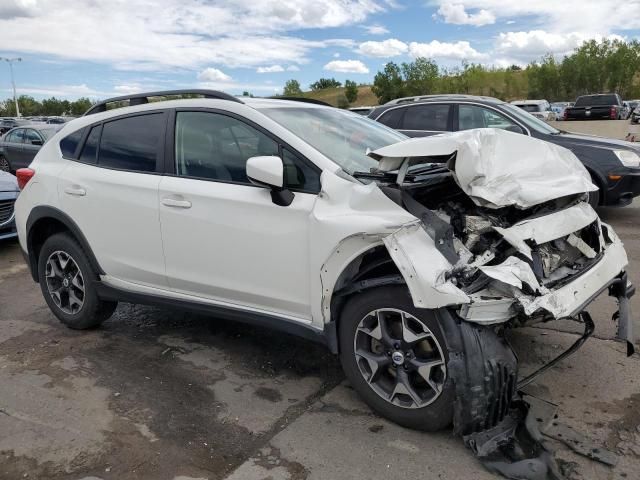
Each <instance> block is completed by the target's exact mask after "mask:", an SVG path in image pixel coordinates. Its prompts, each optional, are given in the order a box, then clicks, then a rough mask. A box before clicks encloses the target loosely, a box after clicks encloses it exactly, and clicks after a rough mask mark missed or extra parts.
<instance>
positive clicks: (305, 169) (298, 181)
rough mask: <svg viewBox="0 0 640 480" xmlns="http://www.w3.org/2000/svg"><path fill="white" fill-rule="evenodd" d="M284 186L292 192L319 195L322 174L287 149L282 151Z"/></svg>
mask: <svg viewBox="0 0 640 480" xmlns="http://www.w3.org/2000/svg"><path fill="white" fill-rule="evenodd" d="M282 163H283V164H284V184H285V185H286V186H287V187H288V188H291V189H292V190H303V191H305V192H313V193H318V192H319V191H320V172H319V171H318V169H317V168H315V166H313V165H311V164H310V163H308V162H307V161H305V160H303V159H301V158H299V157H298V156H296V155H295V154H293V153H292V152H290V151H289V150H287V149H283V150H282Z"/></svg>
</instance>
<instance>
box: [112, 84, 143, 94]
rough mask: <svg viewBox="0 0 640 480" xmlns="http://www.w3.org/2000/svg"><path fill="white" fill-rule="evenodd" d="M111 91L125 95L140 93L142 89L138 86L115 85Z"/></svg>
mask: <svg viewBox="0 0 640 480" xmlns="http://www.w3.org/2000/svg"><path fill="white" fill-rule="evenodd" d="M113 90H114V91H116V92H117V93H121V94H123V95H126V94H128V93H139V92H142V90H143V88H142V86H141V85H139V84H137V83H136V84H131V85H116V86H114V87H113Z"/></svg>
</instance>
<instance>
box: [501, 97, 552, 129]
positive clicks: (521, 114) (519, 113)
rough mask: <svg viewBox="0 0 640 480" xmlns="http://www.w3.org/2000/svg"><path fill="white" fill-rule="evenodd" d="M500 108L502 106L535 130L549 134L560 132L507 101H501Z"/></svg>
mask: <svg viewBox="0 0 640 480" xmlns="http://www.w3.org/2000/svg"><path fill="white" fill-rule="evenodd" d="M502 108H504V109H505V110H507V111H508V113H510V114H511V115H513V116H514V117H516V119H518V120H520V121H521V122H522V123H524V124H525V125H526V126H527V127H528V128H531V129H533V130H535V131H536V132H540V133H547V134H550V135H556V134H558V133H560V130H558V129H557V128H553V127H552V126H551V125H549V124H548V123H546V122H545V121H543V120H540V119H539V118H536V117H534V116H533V115H531V114H530V113H528V112H525V111H524V110H522V109H521V108H519V107H516V106H515V105H511V104H509V103H503V104H502Z"/></svg>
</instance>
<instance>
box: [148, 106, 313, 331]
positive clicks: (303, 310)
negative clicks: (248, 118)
mask: <svg viewBox="0 0 640 480" xmlns="http://www.w3.org/2000/svg"><path fill="white" fill-rule="evenodd" d="M174 153H175V155H174V161H173V163H174V166H173V170H174V175H173V176H166V177H163V179H162V181H161V183H160V191H159V198H160V224H161V228H162V239H163V246H164V253H165V261H166V269H167V278H168V281H169V285H170V287H171V288H172V289H173V290H175V291H177V292H180V293H186V294H189V295H195V296H201V297H205V298H207V299H211V300H214V301H217V302H219V303H221V304H227V305H230V306H234V305H235V306H241V307H247V308H251V309H255V310H258V311H263V312H267V313H275V314H279V315H285V316H289V317H291V318H295V319H299V320H309V319H310V318H311V313H310V308H309V288H310V287H309V238H308V236H309V230H308V226H309V215H310V212H311V210H312V208H313V204H314V202H315V199H316V195H317V193H318V191H319V188H320V185H319V184H320V182H319V171H318V170H317V169H316V168H315V166H313V165H311V164H310V163H308V162H307V161H306V160H305V159H302V158H301V157H300V156H299V155H298V154H296V153H295V152H293V150H291V149H289V148H288V147H286V146H284V145H282V144H281V143H280V142H279V141H278V140H277V139H274V138H272V137H271V136H269V135H267V134H266V133H264V132H262V131H261V130H260V129H258V128H257V127H255V126H252V125H250V124H249V123H247V122H245V121H244V120H241V119H238V118H236V117H233V116H229V115H225V114H223V113H213V112H204V111H199V112H191V111H179V112H177V113H176V119H175V145H174ZM260 155H278V156H280V157H281V158H282V159H283V161H284V164H285V177H286V182H287V185H288V186H289V187H290V188H291V190H293V191H294V192H295V198H294V200H293V203H291V205H289V206H286V207H282V206H278V205H275V204H274V203H273V202H272V200H271V195H270V192H269V190H268V189H266V188H261V187H257V186H255V185H252V184H251V183H250V182H249V181H248V179H247V177H246V173H245V168H246V167H245V164H246V161H247V159H248V158H250V157H254V156H260Z"/></svg>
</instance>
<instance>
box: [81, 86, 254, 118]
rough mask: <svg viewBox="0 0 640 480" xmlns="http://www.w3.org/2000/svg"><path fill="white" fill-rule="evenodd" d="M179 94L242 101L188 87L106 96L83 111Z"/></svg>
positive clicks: (101, 109) (102, 109) (99, 109)
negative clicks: (186, 88) (187, 88)
mask: <svg viewBox="0 0 640 480" xmlns="http://www.w3.org/2000/svg"><path fill="white" fill-rule="evenodd" d="M180 95H200V96H202V97H204V98H217V99H219V100H229V101H230V102H236V103H244V102H243V101H242V100H240V99H239V98H238V97H234V96H233V95H229V94H228V93H224V92H219V91H217V90H206V89H190V90H162V91H159V92H146V93H133V94H131V95H123V96H121V97H113V98H107V99H106V100H102V101H100V102H98V103H96V104H95V105H93V106H92V107H91V108H90V109H89V110H87V111H86V112H85V116H86V115H92V114H94V113H100V112H106V111H107V104H109V103H116V102H129V105H127V106H129V107H131V106H133V105H143V104H145V103H149V98H152V97H170V96H180Z"/></svg>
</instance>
